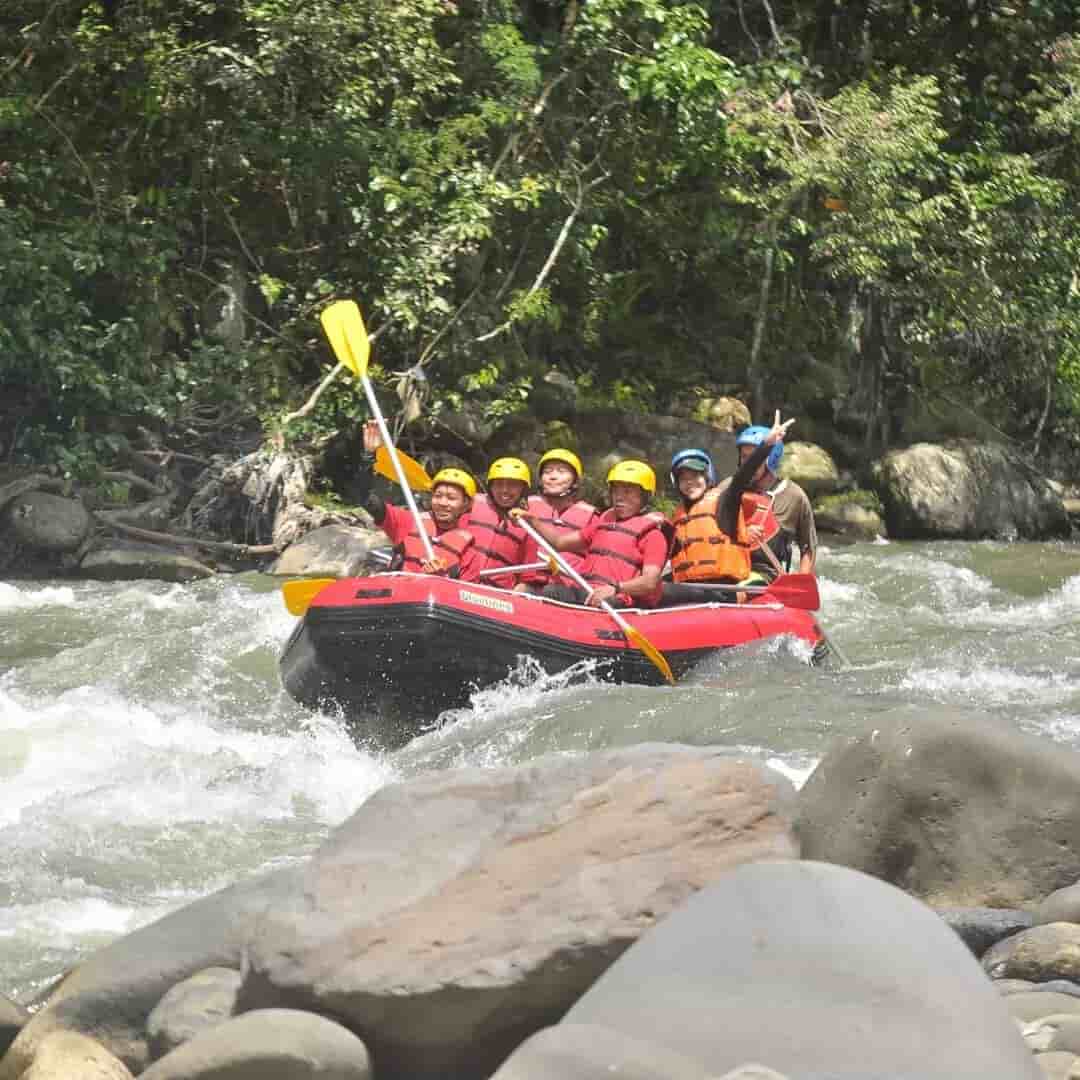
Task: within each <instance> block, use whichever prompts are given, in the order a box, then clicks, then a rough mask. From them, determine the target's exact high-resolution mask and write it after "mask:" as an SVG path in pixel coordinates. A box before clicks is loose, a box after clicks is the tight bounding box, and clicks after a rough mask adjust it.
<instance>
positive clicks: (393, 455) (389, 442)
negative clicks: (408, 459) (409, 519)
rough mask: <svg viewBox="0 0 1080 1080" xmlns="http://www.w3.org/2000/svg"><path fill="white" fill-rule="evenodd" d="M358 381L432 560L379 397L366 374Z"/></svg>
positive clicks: (430, 547) (424, 530)
mask: <svg viewBox="0 0 1080 1080" xmlns="http://www.w3.org/2000/svg"><path fill="white" fill-rule="evenodd" d="M360 382H361V384H362V385H363V387H364V395H365V396H366V397H367V402H368V405H369V406H370V408H371V413H372V416H374V417H375V423H376V424H378V425H379V434H380V435H381V436H382V441H383V446H385V447H386V452H387V453H388V454H389V455H390V461H391V462H392V463H393V466H394V472H395V473H396V474H397V482H398V485H399V486H400V488H401V490H402V493H403V494H404V495H405V502H406V503H407V504H408V507H409V512H410V513H411V514H412V516H413V521H415V522H416V531H417V533H419V535H420V543H421V544H422V545H423V547H424V555H425V556H427V560H428V562H434V561H435V549H434V548H433V547H432V546H431V537H430V536H428V531H427V529H425V528H424V519H423V518H422V517H421V516H420V508H419V507H418V506H417V505H416V499H414V498H413V493H412V488H411V487H409V481H408V480H407V479H406V478H405V470H404V469H403V468H402V467H401V461H400V460H399V458H398V453H397V447H396V446H394V440H393V439H391V438H390V431H389V430H388V428H387V426H386V420H385V419H384V418H383V414H382V409H380V408H379V399H378V398H377V397H375V390H374V388H373V387H372V385H371V380H370V379H369V378H368V377H367V375H366V374H365V375H361V376H360Z"/></svg>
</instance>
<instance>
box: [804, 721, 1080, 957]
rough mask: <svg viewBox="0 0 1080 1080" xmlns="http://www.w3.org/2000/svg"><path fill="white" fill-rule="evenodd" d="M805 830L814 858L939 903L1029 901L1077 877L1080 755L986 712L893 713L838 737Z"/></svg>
mask: <svg viewBox="0 0 1080 1080" xmlns="http://www.w3.org/2000/svg"><path fill="white" fill-rule="evenodd" d="M1002 791H1008V792H1009V798H1008V799H1007V800H1006V799H1002V797H1001V792H1002ZM798 832H799V837H800V839H801V842H802V845H803V855H804V856H805V857H806V858H812V859H822V860H824V861H827V862H835V863H839V864H840V865H842V866H851V867H853V868H855V869H857V870H863V871H865V872H866V873H869V874H873V875H875V876H876V877H880V878H883V879H885V880H886V881H891V882H892V883H893V884H895V885H899V886H900V887H901V888H902V889H904V890H905V891H907V892H910V893H912V894H914V895H915V896H918V897H921V898H922V899H925V900H927V901H928V902H929V903H930V904H931V905H932V906H934V907H936V908H948V907H976V906H978V907H983V906H986V907H1004V908H1009V907H1011V908H1023V907H1027V906H1028V905H1029V904H1031V903H1033V902H1035V901H1037V900H1039V899H1040V898H1041V897H1043V896H1045V895H1046V894H1047V893H1048V892H1051V891H1052V890H1054V889H1057V888H1059V887H1061V886H1062V885H1064V884H1066V883H1069V882H1073V881H1075V880H1076V879H1077V877H1078V876H1080V754H1076V753H1073V752H1071V751H1069V750H1066V749H1064V748H1062V747H1061V746H1058V745H1056V744H1054V743H1052V742H1050V741H1049V740H1047V739H1044V738H1040V737H1037V736H1034V735H1025V734H1021V733H1020V732H1017V731H1016V730H1015V729H1014V728H1013V727H1011V726H1009V725H1007V724H1004V723H1000V722H998V721H996V720H992V719H991V718H990V717H987V716H985V715H984V714H981V713H967V712H963V711H960V710H947V709H941V710H935V711H933V712H929V711H923V710H922V709H917V708H912V709H898V710H894V711H893V712H891V713H885V714H881V715H880V716H879V717H878V718H876V719H875V720H873V721H871V722H868V723H866V724H864V725H862V726H861V727H860V728H859V729H858V730H857V731H856V733H855V734H853V735H852V736H850V737H845V738H843V739H841V740H838V741H837V742H835V743H833V744H832V746H830V748H829V750H828V752H827V753H826V755H825V757H824V758H823V759H822V761H821V763H820V764H819V765H818V767H817V769H815V770H814V772H813V773H812V774H811V776H810V779H809V780H808V781H807V782H806V784H805V786H804V787H803V789H802V791H801V792H800V793H799V821H798ZM1028 932H1029V933H1030V931H1028ZM1043 977H1045V978H1050V977H1051V976H1050V975H1046V976H1043Z"/></svg>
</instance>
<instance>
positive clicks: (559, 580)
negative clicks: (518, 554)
mask: <svg viewBox="0 0 1080 1080" xmlns="http://www.w3.org/2000/svg"><path fill="white" fill-rule="evenodd" d="M582 472H583V470H582V467H581V459H580V458H579V457H578V456H577V454H575V453H574V452H573V451H572V450H567V449H565V448H564V447H561V446H560V447H554V448H553V449H551V450H547V451H545V453H544V454H543V455H542V456H541V458H540V462H539V464H538V465H537V474H538V481H539V488H540V491H539V494H537V495H530V496H529V503H528V509H529V513H530V514H532V515H533V517H534V518H535V519H536V520H537V521H543V522H547V523H549V524H551V525H553V526H554V528H555V529H556V530H558V532H559V533H570V532H574V531H576V530H578V529H584V528H585V527H586V526H587V525H589V524H591V523H592V521H593V520H594V519H595V518H596V517H597V516H598V511H597V509H596V507H595V506H593V504H592V503H590V502H586V501H585V500H584V499H579V498H578V488H579V487H580V486H581V477H582ZM542 559H543V556H542V555H541V553H540V548H539V547H538V546H537V543H536V541H535V540H534V539H533V538H532V537H531V536H526V538H525V553H524V556H523V558H522V560H521V561H522V562H523V563H526V564H531V563H535V562H539V561H541V560H542ZM566 561H567V562H568V563H569V564H570V565H571V566H572V567H573V568H574V569H575V570H577V571H578V572H579V573H580V571H581V566H582V563H583V562H584V556H581V555H577V554H575V553H574V552H570V551H568V552H566ZM551 584H558V585H570V584H571V581H570V579H569V578H567V577H565V576H562V575H559V574H555V575H554V576H553V575H552V574H551V572H550V571H549V570H547V569H543V570H540V569H537V570H527V571H524V572H523V573H522V574H521V575H520V579H519V582H518V584H517V585H516V586H515V587H514V589H515V591H516V592H541V591H542V590H543V589H544V587H545V586H547V585H551Z"/></svg>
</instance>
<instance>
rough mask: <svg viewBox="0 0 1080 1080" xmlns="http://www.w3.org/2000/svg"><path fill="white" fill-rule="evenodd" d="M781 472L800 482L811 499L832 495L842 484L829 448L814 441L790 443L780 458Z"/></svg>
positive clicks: (800, 485) (788, 478)
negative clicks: (824, 447) (826, 448)
mask: <svg viewBox="0 0 1080 1080" xmlns="http://www.w3.org/2000/svg"><path fill="white" fill-rule="evenodd" d="M770 423H771V421H770ZM779 473H780V475H781V476H783V477H784V478H785V479H787V480H793V481H794V482H795V483H796V484H798V485H799V487H801V488H802V489H803V490H804V491H805V492H806V494H807V495H809V496H810V498H811V499H817V498H820V497H821V496H822V495H831V494H832V493H833V492H834V491H836V489H837V488H838V487H839V486H840V471H839V469H837V467H836V462H835V461H833V459H832V456H831V455H830V454H829V452H828V451H827V450H825V449H823V448H822V447H820V446H817V445H815V444H814V443H808V442H793V443H788V444H787V445H786V446H785V447H784V456H783V457H782V458H781V459H780V467H779Z"/></svg>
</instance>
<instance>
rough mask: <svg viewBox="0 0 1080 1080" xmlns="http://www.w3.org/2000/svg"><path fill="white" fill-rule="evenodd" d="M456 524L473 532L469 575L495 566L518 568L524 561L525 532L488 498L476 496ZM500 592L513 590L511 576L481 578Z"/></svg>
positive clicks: (512, 577) (501, 575) (486, 496)
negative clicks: (472, 553)
mask: <svg viewBox="0 0 1080 1080" xmlns="http://www.w3.org/2000/svg"><path fill="white" fill-rule="evenodd" d="M458 525H459V526H460V527H461V528H463V529H468V530H469V532H471V533H472V535H473V539H474V540H475V541H476V546H475V547H474V548H473V551H474V552H475V553H476V556H477V558H476V566H475V567H470V572H472V571H474V570H475V571H476V572H479V571H480V570H487V569H489V568H492V567H496V566H517V565H519V564H521V563H523V562H525V561H526V560H525V555H524V553H525V532H524V530H523V529H522V528H521V527H520V526H518V525H515V524H514V523H513V521H511V520H510V518H508V517H507V516H506V515H505V514H504V513H502V512H501V511H500V510H499V508H498V507H497V506H496V505H495V504H494V503H493V502H492V501H491V496H490V495H477V496H476V498H475V499H473V502H472V509H471V510H469V511H467V512H466V513H464V514H462V516H461V520H460V521H459V522H458ZM483 580H484V581H485V582H486V583H487V584H488V585H497V586H498V587H499V588H501V589H512V588H513V587H514V575H513V574H500V575H498V576H497V577H490V578H484V579H483Z"/></svg>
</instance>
